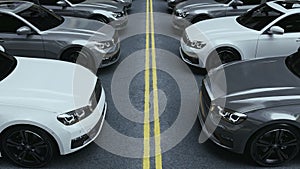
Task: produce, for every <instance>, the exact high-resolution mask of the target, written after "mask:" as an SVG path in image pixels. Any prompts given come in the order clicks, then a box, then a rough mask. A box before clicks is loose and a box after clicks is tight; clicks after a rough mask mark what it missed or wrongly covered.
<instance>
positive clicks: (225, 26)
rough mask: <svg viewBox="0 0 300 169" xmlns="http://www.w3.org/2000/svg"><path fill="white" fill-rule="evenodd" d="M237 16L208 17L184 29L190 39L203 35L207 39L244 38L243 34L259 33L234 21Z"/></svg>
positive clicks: (196, 38) (197, 38)
mask: <svg viewBox="0 0 300 169" xmlns="http://www.w3.org/2000/svg"><path fill="white" fill-rule="evenodd" d="M236 18H237V16H232V17H222V18H216V19H209V20H204V21H201V22H198V23H196V24H193V25H191V26H189V27H187V28H186V29H185V32H186V33H187V35H188V38H189V39H190V40H192V41H194V40H199V37H201V36H204V38H205V39H208V40H219V39H225V40H226V39H230V40H231V41H233V40H235V39H240V38H242V39H245V35H250V36H251V37H252V35H257V36H258V35H259V33H258V31H255V30H252V29H249V28H246V27H244V26H242V25H240V24H239V23H238V22H237V21H236Z"/></svg>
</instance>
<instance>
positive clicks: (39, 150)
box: [1, 126, 56, 168]
mask: <svg viewBox="0 0 300 169" xmlns="http://www.w3.org/2000/svg"><path fill="white" fill-rule="evenodd" d="M1 149H2V151H3V155H4V156H5V157H7V158H9V159H10V160H11V161H12V162H14V163H15V164H17V165H19V166H22V167H30V168H32V167H34V168H35V167H42V166H45V165H46V164H48V163H49V162H50V161H51V159H52V157H53V155H54V154H55V153H56V146H55V143H54V142H53V140H52V138H51V137H50V136H49V135H48V134H47V133H46V132H45V131H43V130H42V129H39V128H37V127H32V126H16V127H12V128H10V129H8V130H6V131H4V133H2V138H1Z"/></svg>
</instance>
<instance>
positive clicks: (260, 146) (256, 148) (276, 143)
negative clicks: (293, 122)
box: [249, 125, 299, 167]
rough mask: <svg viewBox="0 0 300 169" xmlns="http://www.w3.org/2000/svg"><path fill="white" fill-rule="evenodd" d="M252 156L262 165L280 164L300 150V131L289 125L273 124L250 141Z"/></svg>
mask: <svg viewBox="0 0 300 169" xmlns="http://www.w3.org/2000/svg"><path fill="white" fill-rule="evenodd" d="M249 150H250V152H249V153H250V154H249V155H250V157H251V158H252V159H253V160H254V161H255V162H256V163H257V164H259V165H262V166H269V167H272V166H278V165H281V164H283V163H285V162H287V161H290V160H291V159H293V158H294V157H295V156H296V155H297V154H298V151H299V133H298V131H297V129H295V128H294V127H292V126H289V125H273V126H271V127H267V128H264V129H262V130H261V131H259V132H258V133H257V134H255V135H254V137H253V139H252V140H251V142H250V148H249Z"/></svg>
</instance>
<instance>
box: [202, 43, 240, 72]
mask: <svg viewBox="0 0 300 169" xmlns="http://www.w3.org/2000/svg"><path fill="white" fill-rule="evenodd" d="M238 60H241V56H240V54H239V52H237V51H236V50H235V49H233V48H230V47H222V48H218V49H217V50H216V51H214V52H212V53H211V54H210V55H209V57H208V60H207V62H206V63H207V64H206V65H207V66H206V67H207V69H208V70H209V69H212V68H215V67H217V66H219V65H221V64H224V63H229V62H234V61H238Z"/></svg>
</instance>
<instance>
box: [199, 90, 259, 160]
mask: <svg viewBox="0 0 300 169" xmlns="http://www.w3.org/2000/svg"><path fill="white" fill-rule="evenodd" d="M210 102H211V101H210V99H209V96H208V93H207V91H206V89H205V86H204V85H202V88H201V93H200V111H199V113H198V118H199V120H200V123H201V126H202V132H203V133H204V134H205V135H206V136H207V137H208V138H209V139H210V140H211V141H213V142H214V143H215V144H217V145H219V146H221V147H223V148H225V149H228V150H230V151H233V152H235V153H239V154H242V153H244V151H245V148H246V145H247V142H248V139H249V138H250V133H251V129H250V128H251V127H250V128H247V127H246V126H251V124H247V123H248V122H246V121H245V122H243V123H242V124H239V125H233V124H229V123H227V122H225V121H223V120H222V119H220V120H218V119H216V118H214V116H213V113H216V112H210V111H209V109H210ZM245 124H246V125H245ZM252 127H253V126H252ZM253 128H254V127H253Z"/></svg>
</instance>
